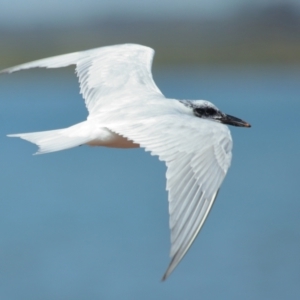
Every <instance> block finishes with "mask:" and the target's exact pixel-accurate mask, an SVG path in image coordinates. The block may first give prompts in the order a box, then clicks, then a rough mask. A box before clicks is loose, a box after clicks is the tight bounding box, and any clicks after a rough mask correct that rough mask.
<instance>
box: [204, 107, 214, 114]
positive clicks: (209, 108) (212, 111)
mask: <svg viewBox="0 0 300 300" xmlns="http://www.w3.org/2000/svg"><path fill="white" fill-rule="evenodd" d="M205 113H206V115H207V116H213V115H215V114H216V110H215V109H214V108H211V107H208V108H207V109H206V110H205Z"/></svg>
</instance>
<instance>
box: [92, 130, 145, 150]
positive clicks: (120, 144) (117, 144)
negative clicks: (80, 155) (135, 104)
mask: <svg viewBox="0 0 300 300" xmlns="http://www.w3.org/2000/svg"><path fill="white" fill-rule="evenodd" d="M87 145H89V146H102V147H110V148H139V147H140V145H139V144H135V143H134V142H133V141H130V140H128V139H126V138H124V137H123V136H121V135H119V134H117V133H114V132H112V131H110V130H109V129H107V128H101V129H100V131H99V132H97V137H95V138H94V139H92V140H91V141H90V142H88V143H87Z"/></svg>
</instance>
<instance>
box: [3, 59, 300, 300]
mask: <svg viewBox="0 0 300 300" xmlns="http://www.w3.org/2000/svg"><path fill="white" fill-rule="evenodd" d="M153 72H154V78H155V81H156V83H157V85H158V86H159V88H161V90H162V91H163V93H164V94H165V95H166V96H167V97H172V98H184V99H207V100H210V101H212V102H213V103H214V104H216V105H217V106H218V107H219V108H220V109H221V110H222V111H224V112H226V113H228V114H231V115H233V116H236V117H239V118H242V119H244V120H246V121H248V122H249V123H251V124H252V126H253V127H252V128H251V129H241V128H232V127H231V128H230V129H231V132H232V136H233V140H234V149H233V161H232V166H231V168H230V170H229V172H228V175H227V177H226V179H225V181H224V183H223V185H222V188H221V191H220V193H219V196H218V199H217V201H216V203H215V205H214V207H213V210H212V212H211V214H210V215H209V217H208V220H207V222H206V223H205V226H204V227H203V230H202V231H201V233H200V235H199V236H198V238H197V240H196V242H195V243H194V245H193V246H192V248H191V250H190V251H189V252H188V254H187V255H186V257H185V258H184V260H183V261H182V262H181V263H180V265H179V266H178V267H177V268H176V270H175V271H174V273H173V274H172V275H171V276H170V278H169V279H168V280H167V281H166V282H164V283H162V282H160V278H161V276H162V274H163V272H164V271H165V268H166V267H167V265H168V263H169V258H168V253H169V230H168V212H167V193H166V191H165V166H164V164H163V163H162V162H159V161H158V159H157V158H156V157H152V156H150V155H149V153H146V152H144V150H143V149H134V150H118V149H106V148H90V147H86V146H83V147H77V148H74V149H71V150H67V151H61V152H57V153H52V154H47V155H38V156H32V155H31V154H32V153H34V152H35V150H36V147H35V146H34V145H32V144H30V143H27V142H25V141H22V140H20V139H12V138H7V137H5V135H6V134H8V133H19V132H30V131H41V130H48V129H55V128H62V127H66V126H69V125H72V124H74V123H77V122H79V121H81V120H84V119H85V117H86V115H87V112H86V110H85V107H84V102H83V101H82V99H81V97H80V95H79V93H78V91H79V89H78V83H77V80H76V78H75V76H74V74H73V70H72V69H71V68H68V69H66V70H47V71H42V70H35V71H25V72H21V73H16V74H13V75H3V76H1V77H0V99H1V101H0V125H1V126H0V144H1V147H0V157H1V160H0V170H1V172H0V182H1V189H0V199H1V200H0V237H1V238H0V299H4V300H15V299H24V300H27V299H28V300H29V299H30V300H35V299H72V300H75V299H172V300H175V299H298V298H299V293H300V287H299V278H300V276H299V275H300V260H299V253H300V233H299V225H300V220H299V211H300V202H299V195H298V190H297V185H298V182H299V165H300V162H299V157H298V156H299V150H300V140H299V109H300V104H299V96H300V85H299V76H300V68H299V66H292V65H277V66H275V65H272V66H258V65H257V66H252V67H250V66H241V65H239V66H235V67H233V66H230V65H228V66H226V65H222V66H206V67H203V66H202V67H192V66H177V67H176V66H169V67H167V66H165V67H160V66H158V67H157V66H156V65H155V64H154V70H153ZM120 117H121V112H120Z"/></svg>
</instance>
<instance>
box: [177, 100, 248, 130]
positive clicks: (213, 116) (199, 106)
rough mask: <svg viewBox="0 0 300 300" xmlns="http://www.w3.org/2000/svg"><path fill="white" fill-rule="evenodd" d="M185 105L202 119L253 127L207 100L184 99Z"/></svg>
mask: <svg viewBox="0 0 300 300" xmlns="http://www.w3.org/2000/svg"><path fill="white" fill-rule="evenodd" d="M180 102H181V103H183V104H184V105H185V106H187V107H189V108H190V109H192V111H193V114H194V115H195V116H196V117H198V118H202V119H208V120H211V121H215V122H219V123H223V124H227V125H233V126H238V127H251V125H250V124H249V123H247V122H245V121H243V120H241V119H238V118H236V117H233V116H230V115H227V114H225V113H223V112H221V111H220V110H219V109H218V108H217V107H216V106H215V105H214V104H212V103H211V102H209V101H206V100H182V101H180Z"/></svg>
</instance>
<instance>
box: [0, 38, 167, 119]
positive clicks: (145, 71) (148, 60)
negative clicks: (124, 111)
mask: <svg viewBox="0 0 300 300" xmlns="http://www.w3.org/2000/svg"><path fill="white" fill-rule="evenodd" d="M153 56H154V50H153V49H151V48H149V47H146V46H142V45H136V44H123V45H115V46H108V47H101V48H96V49H92V50H87V51H82V52H75V53H70V54H65V55H59V56H54V57H50V58H45V59H41V60H37V61H34V62H29V63H25V64H22V65H19V66H16V67H12V68H8V69H5V70H3V71H1V73H5V72H7V73H12V72H15V71H19V70H24V69H31V68H36V67H45V68H61V67H66V66H69V65H76V73H77V75H78V77H79V82H80V92H81V94H82V95H83V98H84V99H85V103H86V106H87V109H88V111H89V112H90V114H95V113H97V111H98V109H100V108H103V107H105V106H106V105H107V104H108V105H112V103H111V102H112V101H114V99H115V101H118V99H128V101H129V99H130V97H131V96H132V97H135V98H136V96H137V95H139V98H140V99H143V96H144V97H145V98H148V97H151V96H154V97H157V96H160V97H163V95H162V93H161V92H160V90H159V89H158V87H157V86H156V85H155V83H154V81H153V78H152V73H151V66H152V60H153Z"/></svg>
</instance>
